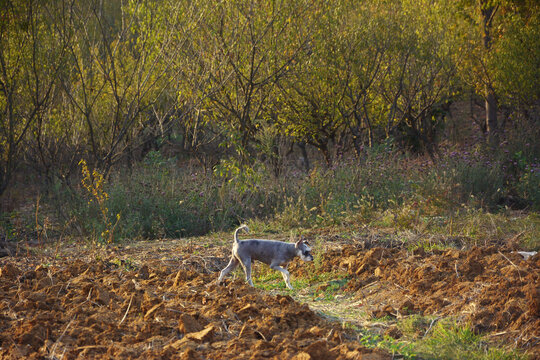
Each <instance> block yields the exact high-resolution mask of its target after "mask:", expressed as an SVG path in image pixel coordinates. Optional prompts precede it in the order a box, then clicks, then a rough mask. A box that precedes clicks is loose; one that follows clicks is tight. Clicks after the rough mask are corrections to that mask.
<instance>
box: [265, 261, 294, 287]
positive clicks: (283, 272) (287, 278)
mask: <svg viewBox="0 0 540 360" xmlns="http://www.w3.org/2000/svg"><path fill="white" fill-rule="evenodd" d="M270 268H271V269H274V270H277V271H279V272H280V273H281V275H282V276H283V280H285V284H286V285H287V287H288V288H289V289H291V290H292V289H293V287H292V285H291V282H290V279H291V275H290V274H289V272H288V271H287V269H284V268H282V267H281V266H279V265H270Z"/></svg>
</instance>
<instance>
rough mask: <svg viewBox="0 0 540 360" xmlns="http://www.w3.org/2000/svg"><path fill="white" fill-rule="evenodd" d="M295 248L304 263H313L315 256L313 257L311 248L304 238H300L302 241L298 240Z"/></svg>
mask: <svg viewBox="0 0 540 360" xmlns="http://www.w3.org/2000/svg"><path fill="white" fill-rule="evenodd" d="M294 246H295V248H296V252H297V254H298V256H300V259H302V260H304V261H313V255H311V247H310V246H309V244H308V242H307V241H306V240H305V239H304V237H303V236H302V237H300V240H298V241H297V242H296V244H295V245H294Z"/></svg>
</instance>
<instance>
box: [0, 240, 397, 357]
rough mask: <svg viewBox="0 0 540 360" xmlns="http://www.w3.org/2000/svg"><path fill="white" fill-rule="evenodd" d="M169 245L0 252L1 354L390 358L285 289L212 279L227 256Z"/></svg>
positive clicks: (43, 355)
mask: <svg viewBox="0 0 540 360" xmlns="http://www.w3.org/2000/svg"><path fill="white" fill-rule="evenodd" d="M169 250H170V249H157V251H156V252H154V253H152V256H148V257H147V260H146V261H145V262H144V263H143V264H142V265H141V266H138V265H133V264H132V263H131V261H126V260H123V259H122V260H120V261H119V260H118V259H119V257H120V256H122V255H125V254H126V253H130V252H131V253H135V251H133V249H132V250H131V251H130V250H126V251H125V252H122V251H114V253H113V254H109V255H108V258H109V259H108V260H96V259H95V258H94V259H92V260H86V261H85V260H78V259H77V257H78V258H89V257H90V256H88V255H87V254H86V255H85V254H83V253H81V254H76V253H74V254H72V256H70V257H66V258H65V259H61V260H54V261H53V264H45V265H46V266H44V265H43V264H41V265H37V266H36V264H35V261H34V260H35V259H31V258H30V259H28V258H26V259H23V258H3V259H2V262H1V263H0V264H1V268H0V269H1V273H0V358H5V359H11V358H24V359H44V358H47V359H55V358H56V359H60V358H63V359H75V358H84V359H87V358H109V359H135V358H144V359H152V358H155V359H168V358H171V359H172V358H180V359H261V358H274V359H333V358H336V359H389V358H391V357H390V356H389V355H388V354H387V353H385V352H383V351H380V350H370V349H366V348H364V347H362V346H360V345H359V344H358V343H356V342H355V341H352V340H353V339H355V337H354V336H352V335H350V334H347V333H346V332H345V331H344V330H342V329H341V326H340V325H339V324H336V323H330V322H328V321H326V320H324V319H322V318H321V317H319V316H317V315H316V314H315V313H314V312H313V311H311V310H310V309H309V307H308V306H307V305H305V304H301V303H298V302H296V301H295V300H293V299H292V298H291V297H290V296H282V295H270V294H268V293H266V292H265V291H263V290H258V289H255V288H251V287H249V286H246V285H245V284H244V282H243V281H239V280H238V281H235V282H232V283H231V282H230V281H229V282H228V283H227V284H226V285H225V286H218V285H217V284H215V280H216V271H218V270H219V269H220V267H221V266H223V265H224V264H225V262H226V260H227V259H226V258H223V259H216V258H213V257H203V256H200V255H195V254H196V253H202V252H203V251H206V252H208V251H209V250H208V248H203V247H198V248H195V247H190V248H189V249H184V250H183V252H184V253H185V254H190V255H180V256H177V257H176V258H170V257H169V258H159V257H160V255H161V256H163V255H164V254H165V255H166V254H167V253H168V252H169ZM176 250H177V251H175V253H177V254H178V253H181V252H182V250H178V249H176ZM227 253H228V252H227ZM147 255H148V253H147ZM151 257H154V258H156V259H148V258H151ZM128 260H129V259H128ZM41 261H43V259H42V260H41ZM51 261H52V260H51Z"/></svg>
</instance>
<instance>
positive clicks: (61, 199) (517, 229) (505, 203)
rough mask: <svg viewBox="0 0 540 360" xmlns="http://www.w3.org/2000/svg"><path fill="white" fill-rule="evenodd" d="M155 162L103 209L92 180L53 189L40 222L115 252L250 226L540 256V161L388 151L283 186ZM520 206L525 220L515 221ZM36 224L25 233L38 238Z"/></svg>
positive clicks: (227, 169) (238, 173) (111, 184)
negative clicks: (412, 238) (388, 231)
mask: <svg viewBox="0 0 540 360" xmlns="http://www.w3.org/2000/svg"><path fill="white" fill-rule="evenodd" d="M503 154H504V153H503ZM150 155H151V156H150ZM150 155H149V156H148V158H147V160H146V161H144V162H142V163H141V164H139V165H137V166H136V167H133V168H131V169H124V170H123V171H117V172H114V173H112V174H111V176H110V177H109V178H108V179H107V181H103V182H101V183H100V184H99V185H100V191H101V192H102V194H107V197H106V198H103V199H102V200H103V201H90V200H92V198H95V194H94V195H92V194H91V193H89V192H88V191H86V189H85V188H88V186H87V185H88V184H85V183H84V181H83V183H82V184H81V183H80V182H79V186H75V187H73V186H72V187H65V186H61V185H60V184H53V186H51V187H50V188H48V189H47V194H48V196H46V197H44V198H43V200H42V203H43V206H41V208H40V212H42V213H43V212H45V211H48V212H49V213H50V214H39V216H41V217H50V218H54V219H56V232H57V234H58V233H59V232H60V231H61V232H62V233H63V234H64V235H66V236H70V235H71V236H83V237H86V238H88V237H97V239H94V240H98V241H99V240H101V241H106V242H111V241H119V240H122V239H130V240H132V239H156V238H164V237H189V236H195V235H202V234H206V233H208V232H212V231H222V230H226V231H230V230H231V229H233V228H234V227H235V226H236V225H237V224H239V223H241V222H246V221H249V222H250V225H255V226H256V227H259V228H260V230H262V231H263V232H264V231H268V232H275V231H277V232H286V231H289V230H291V229H309V228H320V227H340V226H353V227H355V228H358V227H359V226H360V227H364V228H365V227H370V228H392V229H394V230H395V231H402V232H407V231H409V232H413V233H425V232H431V233H435V234H437V233H445V234H446V235H448V236H450V237H460V238H463V239H467V241H472V242H481V241H486V239H488V240H491V239H494V238H505V237H506V238H511V237H514V236H516V237H517V240H518V241H519V242H520V243H522V244H523V246H524V247H526V248H527V249H538V248H540V244H539V240H538V238H539V236H538V233H539V231H540V230H539V220H538V214H537V213H536V212H535V211H536V210H538V209H540V202H539V201H540V195H539V194H540V186H537V185H539V184H540V170H539V167H538V164H537V163H536V162H537V160H536V159H534V158H527V157H525V156H523V155H519V156H518V155H516V154H508V155H507V156H506V158H504V157H501V156H491V157H490V156H486V155H485V154H484V153H482V152H481V151H478V152H476V153H468V152H462V153H456V152H453V153H448V154H444V155H441V157H440V159H439V160H438V161H437V162H436V163H431V162H429V161H427V160H424V159H420V158H412V157H410V156H406V155H404V154H402V153H400V152H399V151H394V150H393V149H392V148H391V147H389V146H379V147H376V148H373V149H370V150H367V151H366V153H365V156H364V157H363V158H362V159H361V160H356V159H354V160H343V161H341V162H340V163H338V164H336V165H335V166H334V167H332V168H325V167H321V166H316V167H315V168H313V169H312V170H311V171H310V172H309V173H305V172H302V171H299V170H297V169H295V168H288V169H285V170H284V171H283V172H282V175H281V176H280V177H279V178H275V177H274V176H273V175H272V174H271V171H269V169H268V167H267V166H265V165H264V163H260V162H256V163H255V164H254V165H252V166H245V165H240V164H237V163H236V162H227V161H223V162H222V164H220V166H218V167H216V169H215V171H214V172H213V173H205V172H201V171H200V169H198V168H195V167H191V166H185V167H179V166H177V164H176V161H175V160H174V158H172V159H165V158H163V157H162V156H161V154H160V153H157V152H152V153H151V154H150ZM516 157H517V160H515V159H516ZM87 171H89V170H87ZM83 185H84V186H83ZM100 199H101V198H100ZM516 206H518V207H521V208H523V209H524V212H523V213H521V214H519V215H514V212H513V211H511V210H510V209H511V208H515V207H516ZM120 214H121V216H120ZM49 215H50V216H49ZM17 217H20V216H13V217H12V218H17ZM33 217H34V214H30V215H29V219H27V221H26V222H25V221H22V223H24V226H26V227H28V226H30V228H31V227H32V226H33V225H32V224H33V223H35V220H34V219H33ZM36 218H37V216H36ZM9 221H10V220H9V218H7V217H3V218H2V223H5V225H6V226H5V228H6V229H9V230H8V231H7V236H12V235H10V234H15V233H17V234H20V233H21V231H17V230H18V229H14V226H15V225H14V224H13V223H12V222H10V223H8V222H9ZM59 229H62V230H59ZM23 230H24V229H23ZM23 232H24V231H23ZM27 233H28V231H27ZM49 233H52V230H51V231H50V232H49ZM105 233H106V234H105ZM100 234H101V235H100ZM103 234H105V235H106V236H105V235H103ZM113 237H114V238H113Z"/></svg>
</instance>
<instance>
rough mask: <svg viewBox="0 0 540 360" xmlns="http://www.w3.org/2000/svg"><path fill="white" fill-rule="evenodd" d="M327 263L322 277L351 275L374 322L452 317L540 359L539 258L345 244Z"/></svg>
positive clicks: (482, 251) (480, 250) (493, 251)
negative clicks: (328, 272) (336, 271)
mask: <svg viewBox="0 0 540 360" xmlns="http://www.w3.org/2000/svg"><path fill="white" fill-rule="evenodd" d="M324 258H325V260H324V261H323V262H322V264H323V266H322V269H321V270H320V271H325V270H330V269H332V268H334V269H335V268H341V269H343V270H345V271H347V273H348V274H349V276H350V279H351V280H350V281H349V282H348V283H347V286H346V290H348V291H350V292H353V293H355V294H356V298H357V299H360V300H361V301H360V302H357V303H356V304H357V305H359V306H363V307H364V308H366V309H368V310H369V311H370V313H371V315H372V316H373V317H375V318H379V317H385V316H387V317H400V316H405V315H409V314H414V313H418V314H422V315H434V316H439V317H446V316H453V317H457V318H460V319H461V320H464V321H466V322H467V323H470V324H471V325H472V326H473V327H474V329H475V330H476V331H477V332H478V333H481V334H488V335H489V336H490V337H492V338H494V339H497V340H504V341H505V342H506V343H508V344H516V345H517V346H518V347H520V348H522V349H524V350H526V351H527V353H528V354H530V355H531V356H532V358H533V359H538V358H540V253H537V254H536V255H534V256H532V257H529V258H528V259H527V260H525V259H524V257H523V256H521V255H520V254H519V253H517V252H514V251H508V250H507V251H503V250H501V251H500V250H498V249H497V248H496V247H482V248H479V247H474V248H472V249H469V250H466V251H460V250H444V251H442V250H434V251H432V252H430V253H426V252H425V251H423V250H422V249H419V250H417V251H416V252H409V251H407V250H403V249H389V248H381V247H376V248H372V249H369V250H365V249H362V248H361V247H359V246H358V247H357V246H354V245H346V246H344V247H343V248H341V249H335V250H331V251H328V252H326V253H325V254H324ZM299 271H302V270H301V269H299ZM308 271H309V270H308Z"/></svg>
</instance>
